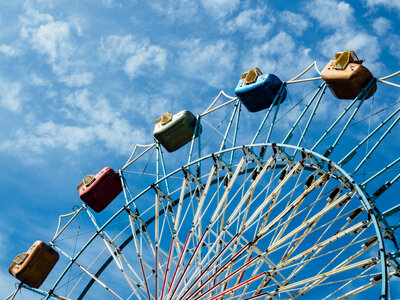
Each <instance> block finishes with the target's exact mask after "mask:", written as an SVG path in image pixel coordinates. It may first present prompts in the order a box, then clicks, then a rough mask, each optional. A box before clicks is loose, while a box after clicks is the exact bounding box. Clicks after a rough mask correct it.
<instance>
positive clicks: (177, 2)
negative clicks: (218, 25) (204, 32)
mask: <svg viewBox="0 0 400 300" xmlns="http://www.w3.org/2000/svg"><path fill="white" fill-rule="evenodd" d="M149 4H150V5H151V7H152V8H153V9H154V10H155V11H157V12H158V13H160V14H162V15H164V16H167V18H168V19H169V20H172V21H175V20H178V21H179V22H182V21H193V18H195V17H196V14H197V13H198V4H197V2H196V1H192V0H170V1H167V2H166V1H160V2H155V1H151V3H150V2H149Z"/></svg>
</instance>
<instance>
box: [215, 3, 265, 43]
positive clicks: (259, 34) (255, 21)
mask: <svg viewBox="0 0 400 300" xmlns="http://www.w3.org/2000/svg"><path fill="white" fill-rule="evenodd" d="M264 20H265V9H249V10H245V11H242V12H241V13H240V14H239V15H238V16H237V17H236V18H234V19H232V20H230V21H229V22H228V23H227V24H226V27H225V26H223V27H222V28H223V29H226V30H228V31H231V32H234V31H238V30H239V31H242V32H244V33H245V36H246V38H249V39H258V38H263V37H264V36H265V35H266V34H267V32H268V31H269V30H270V29H271V27H272V22H270V23H264V22H263V21H264Z"/></svg>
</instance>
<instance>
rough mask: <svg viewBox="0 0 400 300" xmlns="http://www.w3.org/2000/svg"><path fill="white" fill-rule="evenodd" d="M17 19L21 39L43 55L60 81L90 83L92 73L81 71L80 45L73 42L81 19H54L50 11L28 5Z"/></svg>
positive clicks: (72, 83)
mask: <svg viewBox="0 0 400 300" xmlns="http://www.w3.org/2000/svg"><path fill="white" fill-rule="evenodd" d="M20 20H21V31H20V34H21V37H22V39H23V40H27V41H28V42H29V44H30V45H31V47H32V49H33V50H35V51H36V52H37V53H38V54H39V55H41V56H43V57H45V58H46V59H47V63H48V64H49V65H51V67H52V70H53V72H54V73H55V74H56V75H57V79H58V80H59V81H60V82H63V83H65V84H66V85H67V86H69V87H81V86H84V85H89V84H91V82H92V80H93V75H92V74H91V73H89V72H87V71H85V67H86V64H85V60H83V59H81V55H82V49H81V48H82V47H81V46H80V47H78V46H77V45H76V43H75V38H76V37H77V36H81V35H82V28H81V25H80V22H81V21H82V20H80V19H79V18H78V17H76V16H71V17H70V18H69V21H58V20H55V19H54V17H53V16H51V15H50V14H44V13H40V12H39V11H37V10H35V9H33V8H31V7H29V6H27V7H26V13H25V15H23V16H22V17H20Z"/></svg>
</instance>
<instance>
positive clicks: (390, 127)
mask: <svg viewBox="0 0 400 300" xmlns="http://www.w3.org/2000/svg"><path fill="white" fill-rule="evenodd" d="M399 120H400V116H399V117H397V119H396V120H395V121H393V123H392V124H391V125H390V126H389V128H388V129H387V130H386V131H385V132H384V133H383V134H382V136H381V137H380V138H379V140H378V141H377V142H376V143H375V145H374V146H372V148H371V150H369V151H368V153H367V154H366V155H365V157H364V158H363V159H362V160H361V162H360V163H359V164H358V166H357V167H356V168H355V169H354V171H353V173H352V175H354V174H356V173H357V171H358V170H359V169H360V168H361V167H362V165H363V164H364V163H365V161H366V160H367V159H368V158H369V157H370V156H371V154H372V153H373V152H374V151H375V150H376V148H377V147H378V146H379V145H380V143H381V142H382V141H383V140H384V139H385V137H386V136H387V135H388V134H389V133H390V132H391V130H392V129H393V127H394V126H395V125H396V124H397V123H398V122H399Z"/></svg>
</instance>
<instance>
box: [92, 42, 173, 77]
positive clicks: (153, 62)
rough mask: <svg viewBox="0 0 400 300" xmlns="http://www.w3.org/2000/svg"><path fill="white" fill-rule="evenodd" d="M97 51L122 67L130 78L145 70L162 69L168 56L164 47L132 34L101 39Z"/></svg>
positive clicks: (106, 59) (158, 70)
mask: <svg viewBox="0 0 400 300" xmlns="http://www.w3.org/2000/svg"><path fill="white" fill-rule="evenodd" d="M99 52H100V56H101V57H102V58H103V59H104V60H105V61H107V62H110V63H113V64H116V65H117V66H119V67H120V68H122V69H123V70H124V71H125V73H126V74H127V75H128V76H129V78H131V79H133V78H135V77H137V76H139V75H142V74H145V73H146V72H148V73H149V74H150V72H151V73H152V74H157V73H160V72H162V71H164V69H165V66H166V64H167V56H168V53H167V50H166V49H164V48H161V47H159V46H157V45H152V44H150V41H149V40H148V39H140V40H136V39H135V38H134V37H133V36H132V35H125V36H116V35H112V36H109V37H107V38H106V39H103V40H102V42H101V45H100V49H99ZM154 68H155V70H153V69H154Z"/></svg>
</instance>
